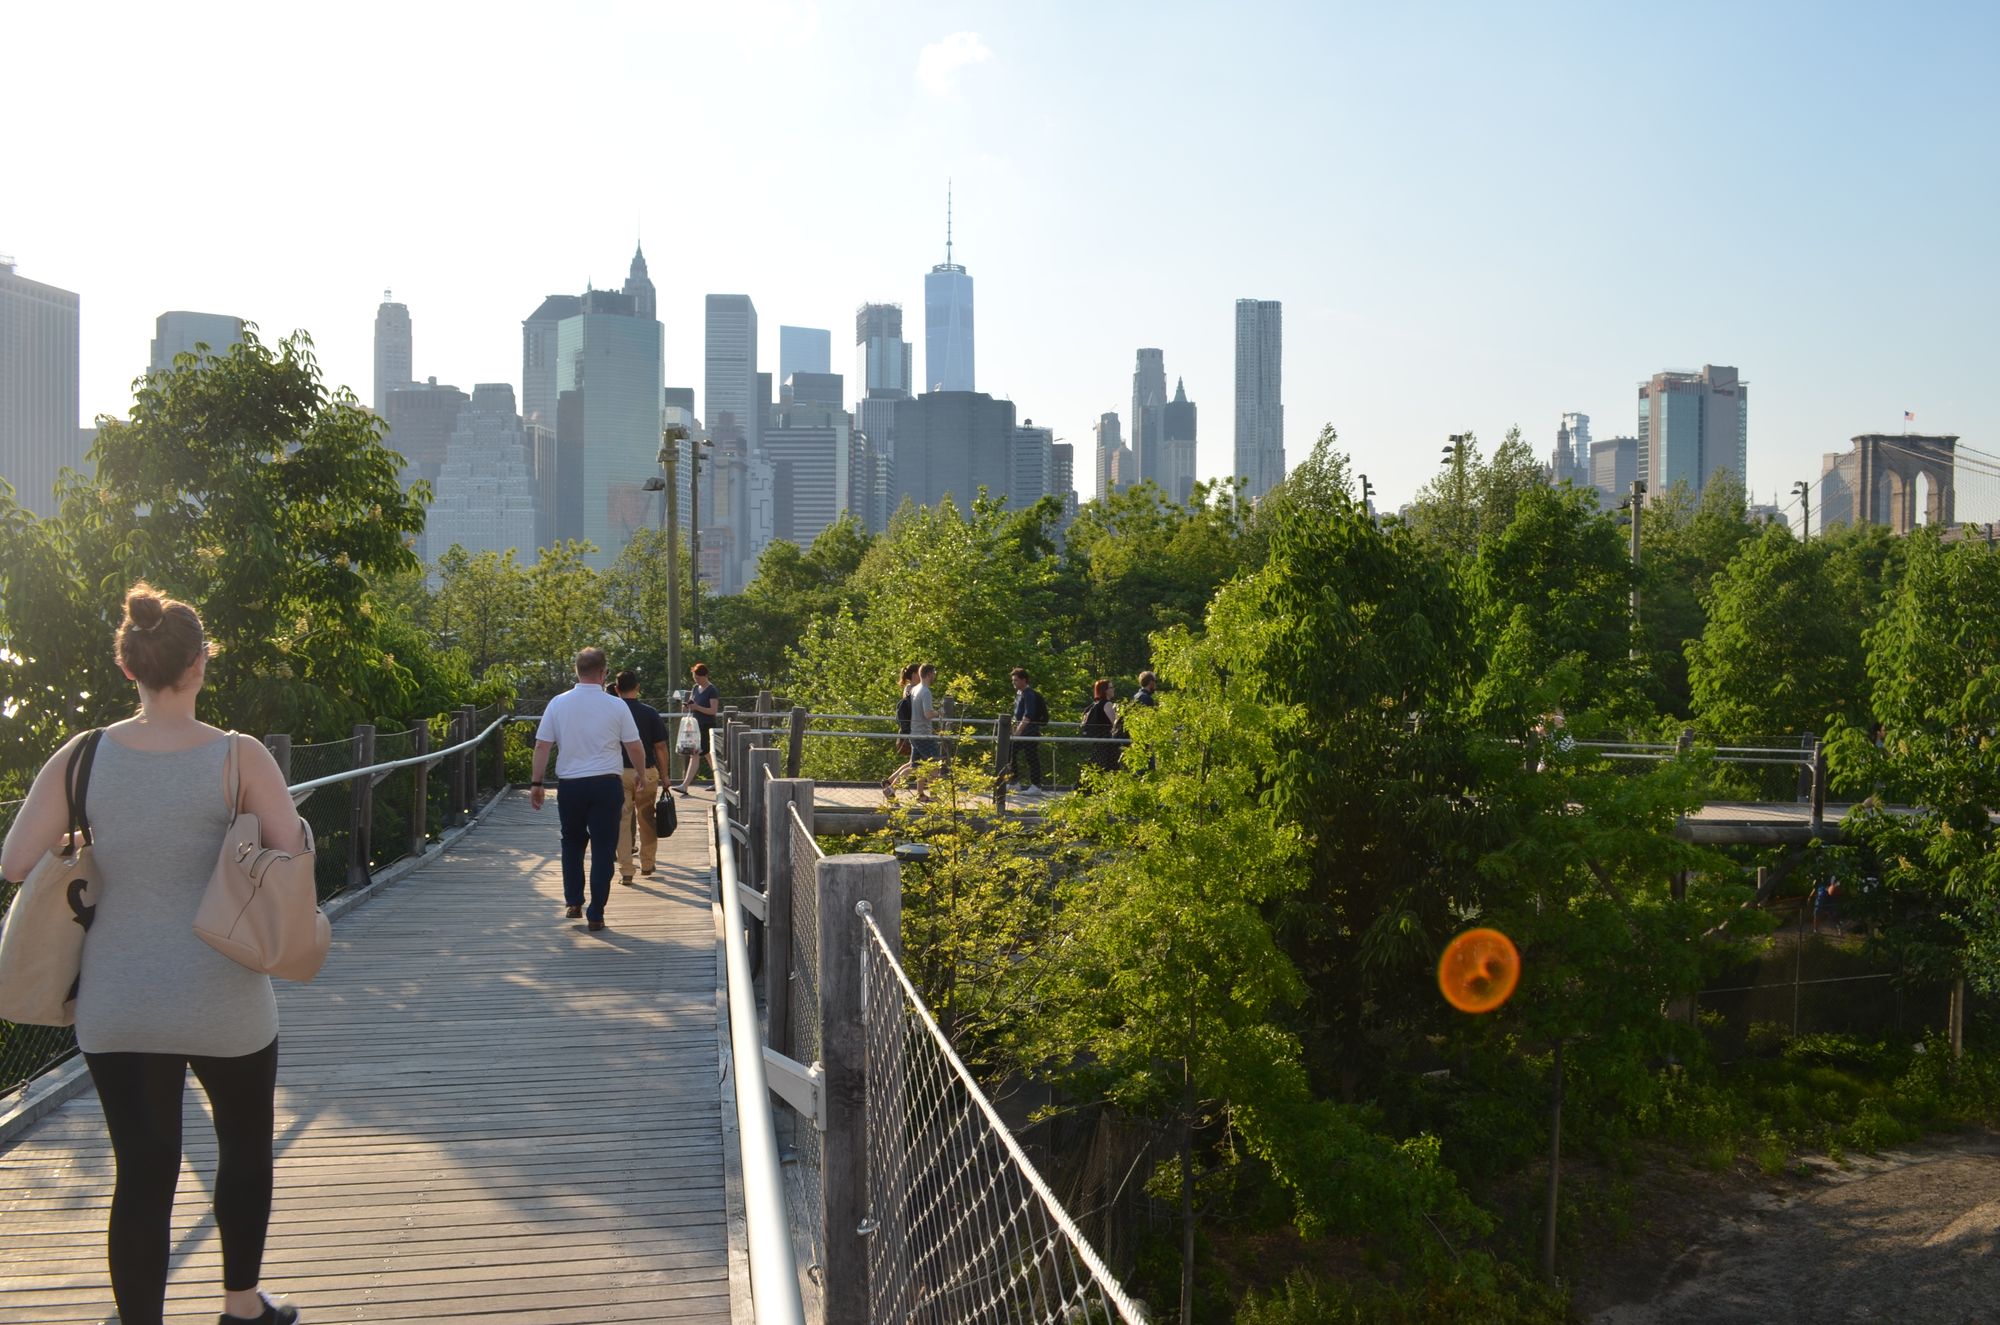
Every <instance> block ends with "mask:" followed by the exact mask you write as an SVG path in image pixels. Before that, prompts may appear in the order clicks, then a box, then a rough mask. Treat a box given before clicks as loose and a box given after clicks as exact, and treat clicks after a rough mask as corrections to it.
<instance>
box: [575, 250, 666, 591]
mask: <svg viewBox="0 0 2000 1325" xmlns="http://www.w3.org/2000/svg"><path fill="white" fill-rule="evenodd" d="M644 297H645V295H644V292H643V291H639V292H635V293H634V294H625V293H618V294H613V293H612V292H610V291H607V290H592V291H589V292H587V293H586V294H585V295H584V296H583V306H582V308H581V310H580V311H578V312H577V314H576V315H575V316H573V317H567V318H564V319H563V320H562V322H561V323H559V324H558V325H557V328H556V384H557V386H558V387H559V388H560V391H559V394H558V395H557V398H556V449H557V452H558V458H557V475H558V477H557V483H558V487H559V489H560V491H559V494H558V504H557V520H556V537H558V538H587V539H589V540H590V541H591V543H593V544H595V545H596V549H597V550H596V552H595V553H594V554H593V555H592V556H591V558H590V562H591V564H592V565H594V566H596V567H598V568H599V569H600V570H601V569H603V568H605V567H607V566H609V565H610V564H611V563H612V562H613V561H614V560H616V559H617V557H618V554H619V553H620V552H622V551H623V550H624V548H625V544H626V543H627V542H629V541H630V539H631V537H632V533H633V531H634V530H636V529H639V528H640V527H641V526H643V525H644V524H645V523H646V522H647V515H648V512H649V511H650V509H651V507H652V502H651V501H650V499H649V498H648V497H647V494H646V491H645V483H646V480H647V479H649V478H652V477H654V476H655V475H657V474H658V472H659V465H660V460H659V456H660V415H661V409H662V404H661V401H662V395H661V392H662V390H663V386H664V383H663V382H662V380H661V379H662V363H663V358H662V354H663V350H662V346H663V341H662V332H661V328H660V323H659V320H658V319H657V318H650V317H641V316H640V315H639V308H640V303H641V301H642V300H643V299H644Z"/></svg>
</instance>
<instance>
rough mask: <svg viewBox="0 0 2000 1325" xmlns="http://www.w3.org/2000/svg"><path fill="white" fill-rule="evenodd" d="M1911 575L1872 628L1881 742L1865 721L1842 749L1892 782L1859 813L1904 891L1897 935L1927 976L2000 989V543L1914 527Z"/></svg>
mask: <svg viewBox="0 0 2000 1325" xmlns="http://www.w3.org/2000/svg"><path fill="white" fill-rule="evenodd" d="M1905 555H1906V558H1907V567H1906V570H1905V572H1904V575H1903V577H1902V581H1901V583H1900V584H1899V585H1898V586H1897V587H1896V589H1895V591H1894V592H1893V593H1892V594H1891V595H1890V596H1889V598H1888V599H1887V600H1886V601H1885V603H1884V606H1883V611H1882V614H1881V617H1880V619H1879V620H1878V621H1877V622H1876V623H1875V625H1874V626H1872V627H1871V628H1870V629H1869V631H1868V636H1867V640H1868V675H1869V679H1870V680H1871V681H1872V682H1873V684H1874V712H1875V716H1876V717H1878V718H1879V719H1880V720H1881V721H1882V722H1883V723H1884V724H1885V727H1886V734H1885V739H1884V742H1883V745H1882V747H1881V748H1880V749H1879V750H1878V749H1877V748H1876V746H1875V745H1874V744H1873V743H1872V742H1871V741H1869V739H1868V736H1867V734H1866V732H1865V731H1863V730H1862V729H1861V727H1860V726H1859V725H1858V724H1857V725H1855V726H1850V727H1847V728H1845V729H1844V730H1843V731H1842V732H1841V733H1840V734H1839V737H1838V740H1837V742H1836V745H1835V748H1834V752H1833V753H1834V758H1835V760H1836V772H1837V773H1838V774H1839V775H1841V776H1842V777H1843V778H1844V779H1845V780H1846V781H1848V782H1849V783H1850V784H1858V785H1860V786H1871V785H1872V786H1879V787H1880V788H1881V789H1882V795H1883V799H1884V800H1886V801H1887V802H1889V803H1890V804H1898V803H1900V804H1903V805H1908V806H1912V807H1914V809H1913V810H1912V811H1910V812H1907V813H1891V812H1889V811H1888V810H1886V809H1885V808H1883V807H1882V806H1881V805H1880V804H1874V805H1871V806H1870V807H1868V808H1865V809H1863V810H1861V811H1859V812H1857V813H1855V814H1853V815H1850V816H1849V818H1848V821H1847V831H1848V834H1849V836H1851V837H1853V838H1856V839H1858V840H1859V841H1861V842H1862V843H1864V844H1866V846H1867V847H1868V848H1870V850H1871V851H1872V853H1873V855H1874V857H1875V859H1876V861H1877V862H1878V865H1879V867H1880V869H1881V872H1882V881H1883V883H1884V884H1885V885H1887V887H1888V888H1889V889H1890V890H1891V891H1892V893H1893V894H1894V895H1896V896H1898V897H1899V898H1901V899H1902V902H1903V905H1902V907H1901V908H1900V909H1899V911H1898V919H1897V921H1896V923H1894V924H1893V925H1892V926H1891V931H1890V935H1889V938H1890V941H1891V943H1892V944H1895V945H1897V946H1898V947H1900V948H1901V950H1902V953H1903V955H1904V957H1905V960H1906V961H1907V962H1908V963H1909V965H1910V968H1911V969H1912V970H1914V971H1915V972H1916V973H1918V974H1921V975H1929V976H1933V977H1938V976H1949V977H1953V978H1970V979H1971V980H1973V981H1974V983H1975V984H1976V985H1977V986H1978V987H1980V988H1981V989H1982V990H1984V991H1986V992H1988V993H2000V830H1996V828H1995V825H1994V823H1993V819H1992V811H1993V810H1994V808H1995V807H2000V550H1996V549H1995V548H1993V547H1992V546H1991V545H1989V544H1986V543H1983V542H1977V541H1973V540H1969V539H1968V540H1964V541H1961V542H1958V543H1954V544H1946V543H1944V542H1943V540H1942V539H1940V538H1939V536H1938V534H1937V533H1936V531H1934V530H1929V529H1925V530H1920V531H1918V532H1917V533H1914V534H1912V535H1910V537H1909V538H1908V540H1907V547H1906V552H1905Z"/></svg>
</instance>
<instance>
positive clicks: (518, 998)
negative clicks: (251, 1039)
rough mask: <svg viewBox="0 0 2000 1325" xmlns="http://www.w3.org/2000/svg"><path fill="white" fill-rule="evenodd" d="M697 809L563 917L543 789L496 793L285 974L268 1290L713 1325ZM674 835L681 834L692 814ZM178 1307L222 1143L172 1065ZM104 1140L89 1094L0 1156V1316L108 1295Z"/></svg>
mask: <svg viewBox="0 0 2000 1325" xmlns="http://www.w3.org/2000/svg"><path fill="white" fill-rule="evenodd" d="M699 823H700V820H699V819H698V818H697V817H696V816H693V815H688V816H684V823H683V828H682V831H681V832H680V833H679V834H677V835H676V836H675V837H674V838H672V839H670V840H669V841H668V842H664V843H662V844H661V862H660V863H661V869H660V871H659V872H658V873H657V874H656V875H655V876H654V878H652V879H650V880H648V879H641V880H640V881H639V884H638V886H636V887H625V886H622V885H617V884H614V885H613V886H614V888H615V889H616V891H615V893H614V895H613V897H612V902H611V907H610V910H609V912H608V914H607V919H608V920H609V922H610V926H611V927H610V928H609V929H607V930H605V931H604V932H602V933H599V934H590V933H588V932H587V931H586V930H585V929H584V927H583V924H582V922H581V921H569V920H564V919H562V918H561V914H562V911H561V900H562V886H561V879H560V871H559V868H558V865H557V861H556V859H555V851H556V845H557V843H556V831H557V830H556V820H555V811H554V806H553V805H551V806H550V807H549V808H548V809H545V810H543V811H542V812H541V813H540V814H539V815H537V814H536V813H534V812H533V811H531V810H530V809H529V808H528V805H527V801H526V799H525V797H524V796H522V795H520V794H513V795H510V796H509V797H508V798H507V799H506V800H505V801H504V802H503V803H502V804H500V805H499V806H498V807H496V808H495V809H494V810H493V812H492V813H491V814H490V815H489V816H488V817H487V819H486V820H485V821H484V822H483V823H482V824H481V825H480V826H479V827H478V828H477V829H475V830H474V831H473V832H472V833H470V834H468V835H467V836H466V837H465V838H464V839H462V840H461V841H460V842H459V843H458V844H457V845H456V846H455V847H454V848H453V849H452V850H451V851H449V852H447V853H446V854H445V856H444V857H443V858H442V859H440V860H439V861H437V862H436V863H434V864H432V865H430V866H429V867H427V868H425V869H423V870H422V871H420V872H418V873H417V874H415V875H413V876H411V877H410V878H409V879H407V880H405V881H404V882H403V883H401V884H399V885H397V886H396V887H395V888H393V889H391V890H389V891H388V892H387V893H385V894H384V895H382V896H381V897H379V898H377V899H375V900H374V901H371V902H370V903H368V904H367V905H366V906H363V907H361V908H360V909H359V910H357V911H354V912H352V913H350V914H349V915H348V916H346V917H345V918H343V920H342V921H341V923H340V924H339V926H338V928H337V929H336V932H335V935H334V944H335V946H334V952H333V954H332V956H331V958H330V959H329V960H328V963H327V966H326V969H325V971H324V972H323V973H322V974H321V976H320V978H319V979H318V980H317V981H315V982H314V983H313V984H311V985H309V986H303V987H294V986H288V985H283V984H280V987H279V988H280V992H279V1007H280V1016H281V1021H282V1024H283V1028H284V1029H283V1030H282V1032H281V1034H280V1068H279V1086H278V1132H279V1140H278V1145H279V1157H278V1180H277V1195H276V1202H275V1209H274V1211H273V1215H272V1222H271V1242H270V1249H269V1252H268V1254H267V1256H266V1259H265V1283H266V1284H267V1286H269V1287H270V1288H271V1289H272V1290H273V1291H276V1292H282V1293H286V1294H290V1295H291V1296H293V1298H294V1299H295V1300H296V1301H297V1302H298V1303H299V1304H300V1306H301V1307H302V1308H303V1309H304V1310H305V1312H306V1315H307V1318H308V1319H309V1320H315V1321H394V1320H414V1319H426V1320H428V1319H436V1318H440V1317H445V1316H460V1317H465V1318H473V1317H481V1316H495V1315H501V1314H506V1315H507V1317H508V1319H509V1320H510V1321H516V1322H520V1323H521V1325H543V1323H546V1325H568V1323H569V1322H597V1321H636V1320H687V1321H726V1320H728V1319H729V1307H730V1303H729V1274H728V1247H727V1238H726V1234H725V1225H724V1178H723V1153H722V1144H723V1143H722V1132H721V1120H720V1112H719V1111H720V1091H719V1085H718V1077H719V1073H718V1059H717V1042H716V1022H715V945H714V929H713V922H712V920H711V917H710V912H709V906H708V895H709V883H708V875H707V856H706V849H705V845H704V842H703V839H702V837H701V834H700V832H699V827H698V825H699ZM690 824H692V825H694V826H693V827H690V826H689V825H690ZM185 1119H186V1125H185V1132H186V1140H187V1145H188V1150H189V1160H190V1163H189V1165H188V1166H187V1167H184V1168H183V1171H182V1179H181V1191H180V1198H179V1201H178V1202H177V1204H176V1206H175V1212H174V1214H175V1218H174V1235H175V1250H174V1266H173V1272H172V1277H171V1280H170V1283H169V1286H168V1312H169V1315H170V1317H171V1318H175V1319H184V1320H189V1321H194V1320H212V1319H213V1318H214V1313H215V1312H216V1310H217V1309H218V1307H217V1302H218V1299H219V1294H220V1288H219V1284H220V1273H221V1269H220V1243H219V1241H218V1239H217V1237H216V1234H215V1230H214V1226H213V1222H212V1220H211V1218H210V1216H209V1213H208V1186H209V1182H210V1180H211V1178H212V1175H213V1171H214V1164H215V1145H214V1137H213V1134H212V1132H211V1131H210V1130H209V1123H208V1119H207V1116H206V1111H205V1103H204V1102H203V1100H202V1098H201V1093H200V1090H199V1088H198V1087H196V1086H195V1085H194V1084H193V1082H192V1080H190V1082H189V1088H188V1094H187V1106H186V1113H185ZM111 1173H112V1166H111V1154H110V1148H109V1145H108V1143H107V1142H106V1141H105V1138H104V1125H103V1116H102V1113H101V1112H100V1110H99V1108H98V1104H97V1099H96V1096H95V1095H94V1094H92V1093H89V1092H86V1093H85V1094H84V1095H82V1096H80V1097H79V1098H77V1099H75V1100H72V1101H71V1102H69V1103H68V1104H66V1105H64V1106H62V1107H61V1108H60V1109H58V1110H57V1111H55V1112H54V1113H52V1114H51V1115H50V1116H48V1117H47V1118H44V1119H43V1120H42V1121H41V1122H39V1123H37V1124H36V1125H35V1126H34V1127H33V1128H32V1129H31V1130H29V1131H28V1132H27V1133H26V1134H25V1135H23V1136H22V1137H21V1138H19V1139H18V1140H17V1141H16V1142H15V1143H14V1145H13V1146H12V1147H11V1148H10V1149H8V1150H6V1151H4V1152H0V1210H4V1212H5V1218H4V1220H0V1320H5V1321H9V1322H23V1323H25V1322H56V1321H80V1322H97V1321H101V1320H103V1319H105V1318H106V1317H107V1316H109V1315H110V1313H111V1295H110V1290H109V1288H108V1286H107V1282H106V1276H105V1269H104V1225H105V1217H106V1212H107V1208H108V1205H109V1202H110V1194H111Z"/></svg>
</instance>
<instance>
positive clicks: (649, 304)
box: [620, 245, 660, 322]
mask: <svg viewBox="0 0 2000 1325" xmlns="http://www.w3.org/2000/svg"><path fill="white" fill-rule="evenodd" d="M620 293H621V294H624V295H627V296H629V297H630V298H631V300H632V315H633V316H634V317H638V318H644V319H645V320H647V321H649V322H650V321H655V320H657V319H658V318H659V316H660V296H659V292H658V291H656V290H654V289H653V278H652V277H650V276H648V275H646V250H645V248H644V246H643V245H636V246H634V247H633V250H632V269H631V271H630V272H628V273H627V274H626V276H625V288H624V289H623V290H622V291H620Z"/></svg>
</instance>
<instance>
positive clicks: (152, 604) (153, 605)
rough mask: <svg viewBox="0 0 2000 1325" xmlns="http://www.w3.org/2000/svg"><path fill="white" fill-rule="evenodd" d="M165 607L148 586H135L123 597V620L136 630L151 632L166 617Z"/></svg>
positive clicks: (158, 596) (162, 601)
mask: <svg viewBox="0 0 2000 1325" xmlns="http://www.w3.org/2000/svg"><path fill="white" fill-rule="evenodd" d="M166 610H167V605H166V602H165V601H164V600H163V599H162V598H161V597H160V595H159V594H158V593H157V592H155V591H154V589H153V587H152V586H151V585H149V584H135V585H133V586H132V592H130V593H128V594H126V595H125V619H126V620H127V621H130V622H131V623H132V625H133V626H134V628H136V629H138V630H151V629H152V628H153V627H155V626H157V625H159V624H160V620H161V618H162V617H164V616H165V615H166Z"/></svg>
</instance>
